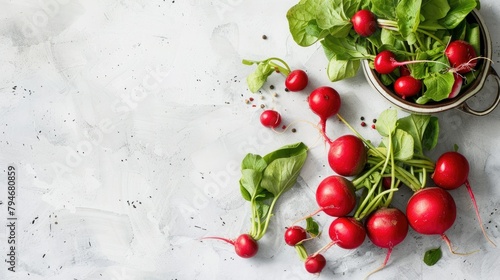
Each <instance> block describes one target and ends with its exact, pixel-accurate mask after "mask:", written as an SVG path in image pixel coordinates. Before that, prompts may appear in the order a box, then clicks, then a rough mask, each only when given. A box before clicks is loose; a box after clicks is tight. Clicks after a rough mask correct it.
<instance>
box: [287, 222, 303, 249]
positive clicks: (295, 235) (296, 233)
mask: <svg viewBox="0 0 500 280" xmlns="http://www.w3.org/2000/svg"><path fill="white" fill-rule="evenodd" d="M306 238H307V232H306V230H305V229H304V228H303V227H301V226H292V227H289V228H287V229H286V231H285V243H286V244H288V245H290V246H295V245H297V244H298V243H299V242H301V241H303V240H304V239H306Z"/></svg>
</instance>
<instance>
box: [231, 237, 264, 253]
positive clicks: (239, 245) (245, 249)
mask: <svg viewBox="0 0 500 280" xmlns="http://www.w3.org/2000/svg"><path fill="white" fill-rule="evenodd" d="M234 250H235V251H236V254H237V255H238V256H240V257H242V258H251V257H253V256H255V255H256V254H257V252H258V251H259V245H258V244H257V241H255V239H253V238H252V236H250V234H246V233H244V234H242V235H240V236H238V238H237V239H236V240H235V241H234Z"/></svg>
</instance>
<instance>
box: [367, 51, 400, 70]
mask: <svg viewBox="0 0 500 280" xmlns="http://www.w3.org/2000/svg"><path fill="white" fill-rule="evenodd" d="M373 65H374V67H375V71H377V72H378V73H379V74H390V73H392V71H394V70H395V69H396V68H397V67H398V66H401V64H399V62H398V61H397V60H396V55H395V54H394V53H393V52H391V51H389V50H385V51H381V52H379V53H378V54H377V55H376V56H375V59H374V60H373Z"/></svg>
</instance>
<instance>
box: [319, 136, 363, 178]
mask: <svg viewBox="0 0 500 280" xmlns="http://www.w3.org/2000/svg"><path fill="white" fill-rule="evenodd" d="M366 159H367V154H366V148H365V144H364V143H363V141H361V139H359V138H358V137H356V136H354V135H343V136H340V137H339V138H337V139H335V141H333V142H332V143H331V144H330V150H329V152H328V163H329V164H330V167H331V168H332V169H333V171H335V173H337V174H339V175H342V176H355V175H358V174H359V173H360V172H361V171H362V170H363V168H364V166H365V163H366Z"/></svg>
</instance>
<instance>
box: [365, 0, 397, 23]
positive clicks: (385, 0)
mask: <svg viewBox="0 0 500 280" xmlns="http://www.w3.org/2000/svg"><path fill="white" fill-rule="evenodd" d="M371 2H372V8H371V11H372V12H373V13H374V14H375V15H377V16H378V17H379V18H385V19H390V20H395V19H396V11H395V9H394V7H396V6H397V5H398V3H399V0H371Z"/></svg>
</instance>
